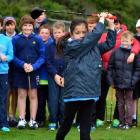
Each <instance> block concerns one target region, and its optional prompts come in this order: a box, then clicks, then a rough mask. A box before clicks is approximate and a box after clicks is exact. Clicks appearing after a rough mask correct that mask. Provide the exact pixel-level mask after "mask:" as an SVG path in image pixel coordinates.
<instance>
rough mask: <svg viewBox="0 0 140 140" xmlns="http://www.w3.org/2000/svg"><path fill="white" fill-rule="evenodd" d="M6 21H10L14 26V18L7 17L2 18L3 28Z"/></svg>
mask: <svg viewBox="0 0 140 140" xmlns="http://www.w3.org/2000/svg"><path fill="white" fill-rule="evenodd" d="M8 21H12V22H13V23H14V24H15V25H16V20H15V18H14V17H11V16H8V17H5V18H4V20H3V26H5V25H6V23H7V22H8Z"/></svg>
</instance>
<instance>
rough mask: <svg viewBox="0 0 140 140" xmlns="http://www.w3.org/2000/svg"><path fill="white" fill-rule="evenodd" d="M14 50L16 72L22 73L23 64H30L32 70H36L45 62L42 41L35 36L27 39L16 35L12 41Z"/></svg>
mask: <svg viewBox="0 0 140 140" xmlns="http://www.w3.org/2000/svg"><path fill="white" fill-rule="evenodd" d="M12 43H13V48H14V60H13V62H14V64H15V66H16V68H17V70H22V71H23V66H24V63H31V64H32V66H33V70H34V71H35V70H37V69H38V68H39V67H40V66H41V65H42V64H43V63H44V61H45V58H44V53H43V45H44V44H43V41H42V39H41V37H39V36H38V35H36V34H33V33H32V34H30V35H29V36H28V37H26V36H24V35H23V34H18V35H16V36H15V37H13V39H12Z"/></svg>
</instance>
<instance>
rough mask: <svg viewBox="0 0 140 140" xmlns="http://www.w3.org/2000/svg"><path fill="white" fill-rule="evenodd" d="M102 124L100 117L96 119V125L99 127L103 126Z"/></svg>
mask: <svg viewBox="0 0 140 140" xmlns="http://www.w3.org/2000/svg"><path fill="white" fill-rule="evenodd" d="M103 125H104V121H102V120H100V119H97V120H96V127H100V126H103Z"/></svg>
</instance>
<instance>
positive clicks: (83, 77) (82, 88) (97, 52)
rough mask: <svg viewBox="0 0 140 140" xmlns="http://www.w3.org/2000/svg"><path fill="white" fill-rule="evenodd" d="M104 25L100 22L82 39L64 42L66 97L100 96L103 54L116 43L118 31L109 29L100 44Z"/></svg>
mask: <svg viewBox="0 0 140 140" xmlns="http://www.w3.org/2000/svg"><path fill="white" fill-rule="evenodd" d="M103 31H104V25H103V24H102V23H98V24H97V26H96V28H95V29H94V31H93V32H90V33H88V34H87V36H85V37H84V38H83V39H82V40H72V41H66V42H65V43H64V61H65V62H64V63H65V65H64V66H65V68H64V79H65V85H64V99H70V98H96V97H98V96H100V89H101V87H100V80H101V79H100V78H101V70H102V62H101V54H102V53H104V52H106V51H108V50H109V49H111V48H112V47H113V46H114V44H115V38H116V32H115V31H112V30H109V32H108V36H107V39H106V42H104V43H101V44H100V45H98V44H97V43H98V40H99V39H100V37H101V35H102V33H103Z"/></svg>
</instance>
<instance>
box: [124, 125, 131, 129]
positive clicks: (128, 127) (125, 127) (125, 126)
mask: <svg viewBox="0 0 140 140" xmlns="http://www.w3.org/2000/svg"><path fill="white" fill-rule="evenodd" d="M130 128H131V126H130V125H128V124H126V125H124V126H123V129H125V130H128V129H130Z"/></svg>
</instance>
